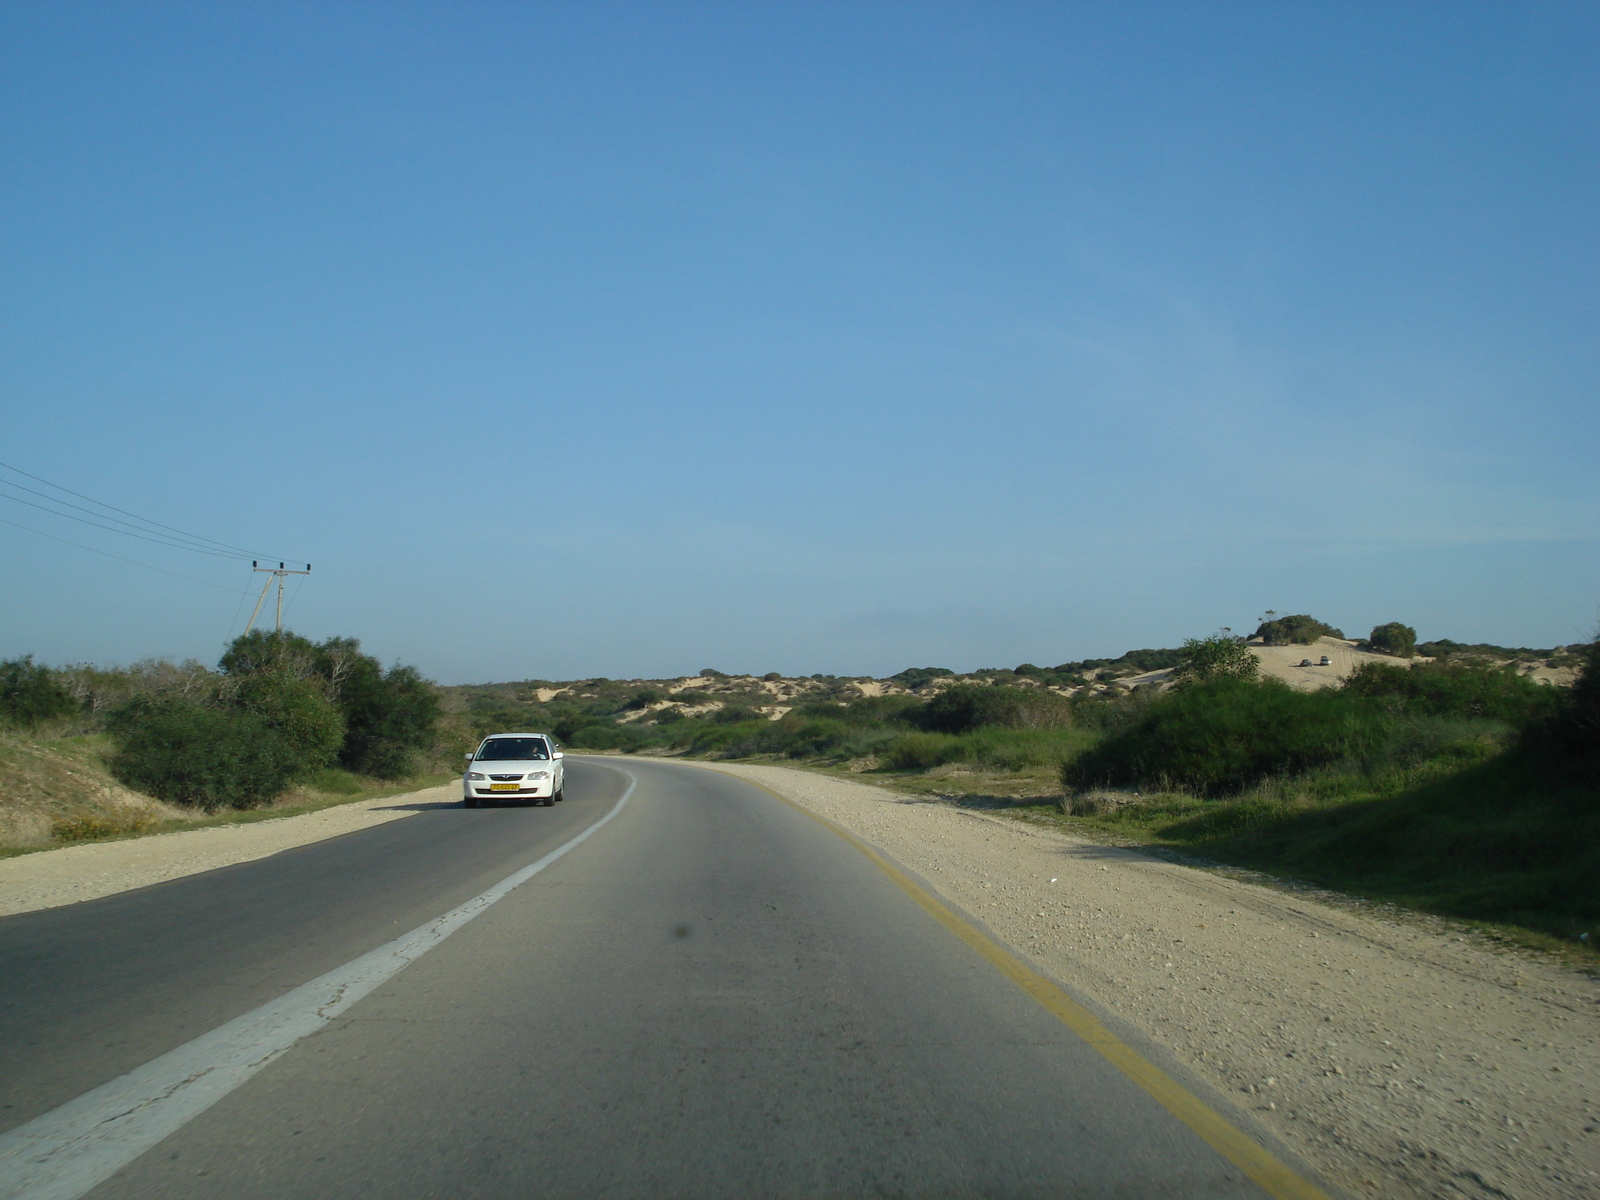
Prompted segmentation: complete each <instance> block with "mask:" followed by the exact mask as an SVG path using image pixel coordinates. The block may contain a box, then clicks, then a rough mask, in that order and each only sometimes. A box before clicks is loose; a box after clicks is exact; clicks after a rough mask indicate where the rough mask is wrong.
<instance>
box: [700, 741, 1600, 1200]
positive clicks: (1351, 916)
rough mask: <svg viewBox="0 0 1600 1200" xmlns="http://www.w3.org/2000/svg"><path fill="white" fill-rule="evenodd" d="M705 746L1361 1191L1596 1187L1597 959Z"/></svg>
mask: <svg viewBox="0 0 1600 1200" xmlns="http://www.w3.org/2000/svg"><path fill="white" fill-rule="evenodd" d="M686 765H700V764H686ZM711 769H715V770H718V771H724V772H726V773H728V774H732V775H736V776H741V777H743V778H747V779H750V780H752V781H753V782H757V783H760V784H762V785H764V786H766V787H768V788H771V789H772V790H774V791H776V792H778V793H779V794H781V795H783V796H785V797H787V798H788V799H790V800H792V801H794V802H796V803H798V804H801V805H803V806H804V807H806V808H808V809H810V810H811V811H813V812H815V813H817V814H818V815H819V816H823V817H826V818H827V819H829V820H832V821H835V822H837V823H838V824H839V825H841V826H843V827H844V828H846V829H848V830H849V831H850V832H852V833H854V834H856V835H857V836H858V837H861V838H862V839H863V840H865V841H868V842H870V843H872V844H873V845H874V846H877V847H879V848H880V849H882V850H883V851H884V852H885V853H887V854H888V855H889V856H891V857H892V858H893V859H895V860H896V861H898V862H900V863H902V864H903V865H905V866H906V867H907V868H908V869H910V870H912V871H914V872H915V873H917V874H918V875H920V876H921V877H922V879H924V880H925V881H927V882H928V883H929V884H930V885H931V886H932V887H933V888H935V889H936V890H937V891H938V892H939V893H940V894H942V895H943V896H945V897H946V898H947V899H948V900H950V901H951V902H952V903H954V904H955V905H957V906H959V907H960V908H962V909H964V910H966V911H968V912H971V913H973V914H975V915H976V916H978V917H979V918H980V919H981V920H982V921H983V922H984V923H985V924H986V925H987V926H988V927H989V928H990V929H991V930H992V931H993V932H994V934H995V935H996V936H997V937H999V938H1000V939H1002V940H1003V941H1005V942H1006V943H1007V944H1009V945H1011V946H1012V947H1013V948H1015V949H1016V950H1017V951H1018V952H1019V953H1020V954H1021V955H1022V956H1023V957H1024V959H1025V960H1026V961H1028V962H1030V963H1032V964H1033V965H1034V966H1035V967H1036V968H1037V969H1039V970H1040V971H1041V972H1043V973H1044V974H1046V975H1049V976H1051V977H1053V978H1055V979H1057V980H1059V981H1060V982H1061V983H1062V984H1064V985H1065V986H1067V987H1068V988H1069V989H1072V990H1074V991H1077V992H1079V993H1080V994H1082V995H1085V996H1087V997H1089V998H1091V999H1093V1000H1094V1001H1096V1002H1097V1003H1099V1004H1102V1005H1104V1006H1105V1007H1106V1008H1107V1009H1108V1010H1110V1011H1113V1012H1115V1013H1117V1014H1118V1015H1119V1016H1120V1017H1121V1018H1123V1019H1125V1020H1128V1021H1130V1022H1132V1023H1133V1024H1134V1025H1135V1026H1136V1027H1138V1028H1140V1029H1142V1030H1144V1031H1145V1032H1147V1033H1148V1034H1149V1036H1150V1037H1151V1038H1152V1039H1153V1040H1155V1041H1157V1042H1158V1043H1160V1044H1161V1045H1163V1046H1166V1047H1168V1048H1169V1049H1170V1051H1171V1052H1172V1053H1173V1054H1174V1055H1175V1056H1176V1057H1177V1058H1178V1060H1179V1061H1180V1062H1181V1063H1183V1064H1184V1065H1185V1066H1186V1067H1188V1068H1189V1069H1191V1070H1193V1071H1194V1072H1195V1073H1196V1075H1197V1076H1198V1077H1199V1078H1201V1079H1203V1080H1205V1081H1206V1082H1207V1083H1209V1084H1210V1085H1211V1086H1213V1087H1215V1088H1217V1089H1218V1090H1219V1091H1221V1092H1225V1093H1228V1094H1231V1095H1233V1096H1235V1097H1237V1098H1238V1099H1239V1101H1240V1103H1241V1105H1242V1106H1243V1107H1246V1108H1249V1109H1252V1110H1253V1111H1254V1112H1255V1113H1256V1115H1257V1116H1258V1117H1259V1118H1260V1119H1261V1120H1262V1121H1263V1122H1264V1123H1265V1124H1266V1125H1267V1127H1268V1128H1269V1129H1271V1130H1273V1131H1274V1132H1275V1133H1276V1134H1277V1135H1278V1136H1280V1137H1281V1138H1282V1139H1283V1140H1284V1142H1285V1143H1286V1144H1287V1145H1289V1146H1291V1147H1292V1148H1293V1149H1294V1150H1296V1151H1297V1152H1298V1153H1300V1154H1302V1155H1304V1157H1305V1158H1306V1160H1307V1161H1308V1162H1310V1163H1312V1164H1314V1165H1315V1166H1316V1167H1317V1168H1318V1169H1319V1170H1321V1171H1323V1172H1325V1173H1326V1174H1327V1176H1328V1177H1329V1178H1330V1179H1331V1180H1333V1181H1334V1182H1336V1183H1337V1184H1338V1185H1340V1186H1342V1187H1344V1188H1347V1189H1348V1190H1349V1191H1351V1192H1352V1193H1355V1194H1357V1195H1365V1196H1393V1195H1417V1196H1439V1197H1501V1196H1508V1195H1509V1196H1518V1197H1524V1198H1529V1200H1531V1198H1534V1197H1548V1198H1550V1200H1556V1198H1558V1197H1560V1198H1568V1197H1578V1196H1600V1094H1597V1091H1600V1089H1597V1083H1600V1081H1597V1073H1596V1072H1595V1071H1594V1070H1593V1067H1592V1065H1588V1064H1592V1055H1593V1046H1594V1045H1595V1044H1596V1041H1597V1040H1600V984H1597V982H1596V981H1595V980H1593V979H1590V978H1588V977H1586V976H1583V975H1579V974H1577V973H1575V972H1571V971H1568V970H1565V969H1563V968H1560V967H1557V966H1545V965H1542V964H1539V963H1536V962H1530V961H1528V960H1526V959H1525V958H1523V957H1521V956H1516V955H1512V954H1508V953H1504V952H1497V951H1496V950H1495V949H1493V948H1492V947H1491V946H1489V945H1487V944H1479V943H1474V942H1473V941H1471V940H1470V939H1467V938H1465V937H1463V936H1460V935H1457V934H1454V933H1435V932H1430V931H1428V930H1425V929H1421V928H1416V927H1412V926H1410V925H1407V924H1403V923H1399V922H1389V921H1385V920H1382V919H1380V918H1378V917H1376V916H1374V915H1370V914H1367V913H1363V912H1358V911H1351V910H1348V909H1345V908H1339V907H1333V906H1330V905H1326V904H1322V903H1319V902H1317V901H1316V900H1312V899H1308V898H1303V897H1300V896H1296V895H1293V894H1287V893H1284V892H1282V891H1278V890H1275V889H1272V888H1267V887H1262V886H1259V885H1256V884H1252V883H1247V882H1243V881H1240V880H1236V879H1231V878H1227V877H1225V876H1222V875H1218V874H1214V873H1211V872H1207V871H1202V870H1197V869H1194V868H1192V867H1185V866H1180V865H1177V864H1174V863H1169V862H1164V861H1161V860H1158V859H1155V858H1151V857H1149V856H1147V855H1144V854H1140V853H1138V852H1136V851H1129V850H1121V849H1116V848H1112V847H1106V846H1102V845H1098V844H1095V843H1090V842H1086V841H1082V840H1079V839H1076V838H1072V837H1070V836H1067V835H1065V834H1061V833H1057V832H1054V831H1048V830H1040V829H1034V828H1030V827H1027V826H1023V825H1019V824H1016V823H1013V822H1009V821H1004V820H1000V819H996V818H989V817H984V816H980V815H977V814H973V813H969V812H964V811H961V810H959V809H955V808H952V807H949V806H946V805H943V804H937V803H926V802H923V801H922V800H920V799H919V798H914V797H907V796H903V795H900V794H898V793H895V792H892V791H889V790H887V789H885V788H879V787H873V786H870V785H867V784H862V783H856V782H854V781H849V780H839V779H833V778H829V777H827V776H823V775H818V774H815V773H812V772H806V771H800V770H794V769H791V768H784V767H769V766H753V765H745V764H730V763H717V764H715V766H714V767H712V768H711Z"/></svg>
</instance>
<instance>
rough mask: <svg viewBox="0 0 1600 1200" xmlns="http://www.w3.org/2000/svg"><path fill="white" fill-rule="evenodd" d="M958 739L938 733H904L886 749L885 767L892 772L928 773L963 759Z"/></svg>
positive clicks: (883, 758) (884, 753) (883, 759)
mask: <svg viewBox="0 0 1600 1200" xmlns="http://www.w3.org/2000/svg"><path fill="white" fill-rule="evenodd" d="M961 751H962V745H961V741H960V739H958V738H954V737H951V736H949V735H948V734H938V733H902V734H901V735H900V736H899V737H897V738H895V740H894V741H892V742H890V743H889V745H888V746H887V747H885V749H884V752H883V756H882V761H883V766H884V767H885V768H886V769H888V770H890V771H926V770H928V769H929V768H930V767H937V766H939V765H941V764H943V763H947V762H954V761H956V760H957V759H959V758H960V757H961Z"/></svg>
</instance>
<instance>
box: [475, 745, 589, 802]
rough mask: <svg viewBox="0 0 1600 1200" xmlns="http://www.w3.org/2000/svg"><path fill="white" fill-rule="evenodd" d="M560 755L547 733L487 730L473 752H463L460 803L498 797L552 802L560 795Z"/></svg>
mask: <svg viewBox="0 0 1600 1200" xmlns="http://www.w3.org/2000/svg"><path fill="white" fill-rule="evenodd" d="M562 757H563V756H562V753H561V745H560V743H559V742H557V741H556V740H555V738H553V737H551V736H550V735H549V734H548V733H491V734H490V735H489V736H488V737H486V738H484V739H483V744H482V745H480V746H479V747H478V749H477V751H476V752H475V753H472V754H469V755H467V773H466V776H465V777H464V778H463V779H462V780H461V804H462V807H464V808H477V807H478V806H479V805H480V804H496V803H498V802H500V801H501V800H517V801H520V802H521V803H524V804H530V803H531V804H543V805H546V806H549V805H551V804H554V803H555V802H556V801H557V800H561V799H564V797H563V796H562V794H561V789H562V784H563V783H564V782H565V777H566V767H565V766H564V765H563V763H562V761H561V760H562Z"/></svg>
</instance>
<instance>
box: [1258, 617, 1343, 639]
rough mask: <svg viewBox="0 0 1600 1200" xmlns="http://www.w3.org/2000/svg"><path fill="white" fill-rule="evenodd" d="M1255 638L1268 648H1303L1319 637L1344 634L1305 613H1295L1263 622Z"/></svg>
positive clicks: (1339, 636)
mask: <svg viewBox="0 0 1600 1200" xmlns="http://www.w3.org/2000/svg"><path fill="white" fill-rule="evenodd" d="M1255 636H1256V637H1258V638H1261V639H1262V640H1263V641H1265V642H1266V643H1267V645H1269V646H1305V645H1309V644H1310V643H1312V642H1314V641H1316V640H1317V639H1318V638H1319V637H1336V638H1342V637H1343V636H1344V634H1342V633H1341V632H1339V630H1337V629H1335V628H1334V627H1333V626H1332V625H1325V624H1323V623H1322V622H1321V621H1319V620H1317V619H1316V618H1315V617H1313V616H1310V615H1308V614H1306V613H1296V614H1294V615H1293V616H1289V617H1278V618H1276V619H1275V620H1271V621H1263V622H1262V623H1261V624H1260V625H1259V626H1258V627H1257V628H1256V632H1255Z"/></svg>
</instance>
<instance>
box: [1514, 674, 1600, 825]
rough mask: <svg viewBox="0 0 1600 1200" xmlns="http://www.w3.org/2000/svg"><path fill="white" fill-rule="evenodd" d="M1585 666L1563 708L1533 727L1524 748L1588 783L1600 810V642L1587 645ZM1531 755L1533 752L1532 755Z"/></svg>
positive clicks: (1525, 737)
mask: <svg viewBox="0 0 1600 1200" xmlns="http://www.w3.org/2000/svg"><path fill="white" fill-rule="evenodd" d="M1581 659H1582V666H1581V667H1579V669H1578V678H1577V679H1576V680H1575V681H1574V682H1573V685H1572V688H1571V690H1570V691H1568V692H1567V694H1566V696H1565V697H1563V698H1562V701H1561V704H1560V707H1559V708H1558V709H1557V710H1556V712H1555V713H1554V714H1553V715H1552V716H1551V717H1550V718H1549V719H1547V720H1545V721H1540V722H1535V723H1533V724H1530V725H1529V726H1528V728H1527V729H1526V730H1525V731H1524V734H1523V739H1522V746H1521V749H1522V751H1523V753H1524V755H1525V756H1526V757H1529V758H1531V759H1532V760H1533V761H1535V762H1537V763H1538V764H1539V765H1541V766H1547V767H1549V768H1551V769H1553V770H1554V771H1556V772H1557V773H1558V774H1560V775H1568V776H1576V777H1577V778H1578V779H1579V780H1581V781H1583V782H1584V783H1586V784H1587V790H1588V792H1589V799H1590V803H1591V804H1592V805H1593V806H1594V807H1595V808H1596V809H1600V795H1595V794H1594V791H1593V789H1594V788H1595V787H1596V786H1597V785H1600V642H1594V643H1591V644H1590V645H1588V646H1584V647H1583V648H1582V651H1581ZM1530 752H1531V753H1530Z"/></svg>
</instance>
